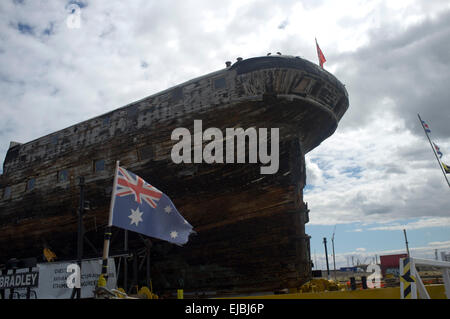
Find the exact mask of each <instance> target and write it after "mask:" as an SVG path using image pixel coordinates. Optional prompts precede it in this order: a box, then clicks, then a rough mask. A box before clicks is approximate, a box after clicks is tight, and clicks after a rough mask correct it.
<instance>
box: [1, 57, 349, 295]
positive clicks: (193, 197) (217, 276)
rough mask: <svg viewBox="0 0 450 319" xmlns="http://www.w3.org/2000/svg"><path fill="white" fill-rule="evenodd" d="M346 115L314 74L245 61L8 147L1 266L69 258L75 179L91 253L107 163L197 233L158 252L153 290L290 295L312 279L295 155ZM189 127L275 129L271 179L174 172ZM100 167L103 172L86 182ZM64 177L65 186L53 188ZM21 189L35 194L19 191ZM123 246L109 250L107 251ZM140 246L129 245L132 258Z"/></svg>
mask: <svg viewBox="0 0 450 319" xmlns="http://www.w3.org/2000/svg"><path fill="white" fill-rule="evenodd" d="M347 107H348V97H347V92H346V90H345V88H344V87H343V86H342V84H340V82H339V81H338V80H336V79H335V78H334V77H333V76H332V75H331V74H329V73H328V72H326V71H324V70H322V69H320V68H318V67H317V66H315V65H313V64H312V63H310V62H308V61H305V60H303V59H300V58H296V57H284V56H282V57H262V58H253V59H248V60H244V61H241V62H238V63H235V64H234V65H233V66H231V67H230V68H227V69H224V70H221V71H218V72H215V73H211V74H209V75H206V76H204V77H201V78H197V79H194V80H191V81H189V82H186V83H184V84H181V85H179V86H176V87H174V88H171V89H169V90H166V91H163V92H161V93H159V94H155V95H153V96H150V97H148V98H145V99H142V100H141V101H138V102H134V103H132V104H130V105H128V106H125V107H123V108H120V109H118V110H115V111H112V112H109V113H107V114H104V115H102V116H99V117H96V118H94V119H91V120H88V121H85V122H82V123H79V124H76V125H74V126H71V127H69V128H67V129H64V130H61V131H58V132H55V133H52V134H50V135H47V136H44V137H42V138H39V139H37V140H34V141H31V142H28V143H25V144H20V145H16V146H13V147H11V148H10V150H9V151H8V154H7V156H6V159H5V163H4V174H3V175H2V176H0V196H2V199H1V200H0V251H1V253H0V259H2V260H6V259H8V258H10V257H30V256H33V255H40V254H41V251H42V247H43V244H44V243H46V244H49V245H50V246H51V247H52V248H53V249H55V251H56V253H57V255H58V256H60V257H61V258H62V257H65V258H70V257H73V256H74V255H75V249H76V245H75V243H76V241H74V236H75V235H76V234H75V232H76V210H77V206H78V197H79V188H78V186H77V178H78V177H79V176H84V177H85V180H86V184H87V185H86V199H88V200H89V201H90V202H91V210H90V212H89V214H88V215H87V216H86V217H85V227H86V230H87V231H88V235H89V236H91V240H93V241H94V242H95V243H96V244H98V245H99V246H100V245H101V239H99V234H100V237H101V227H102V226H104V225H105V224H106V220H107V212H108V205H109V200H110V194H111V185H112V172H113V168H114V163H115V161H116V160H120V161H121V165H123V166H125V167H126V168H128V169H130V170H131V171H133V172H135V173H136V174H138V175H140V176H142V177H143V178H144V179H146V180H147V181H149V182H151V183H152V184H153V185H155V186H156V187H158V188H159V189H162V190H163V191H164V192H165V193H166V194H168V195H169V197H171V198H172V200H173V201H174V203H175V205H176V206H177V207H178V209H179V210H180V212H182V214H183V215H184V216H185V218H186V219H187V220H189V221H190V223H191V224H193V225H194V229H195V230H196V231H197V235H196V236H193V237H192V238H191V240H190V241H189V243H188V244H187V245H186V246H185V247H183V248H178V247H172V246H173V245H170V244H166V243H162V242H160V241H156V244H155V247H154V252H153V255H152V270H153V271H154V280H155V285H156V287H157V288H159V289H175V288H177V287H180V285H181V286H183V288H185V289H187V290H189V289H191V290H196V291H198V290H199V289H200V290H201V289H206V290H208V289H209V290H211V289H212V290H223V291H227V290H233V291H237V290H245V289H256V290H258V289H278V288H283V287H295V286H298V285H300V284H301V283H303V282H304V281H305V280H307V279H308V278H309V277H310V270H311V267H310V259H311V258H310V254H309V237H308V235H306V234H305V223H306V222H307V220H308V217H307V213H306V209H305V206H304V203H303V196H302V189H303V187H304V185H305V169H304V154H305V153H307V152H308V151H309V150H311V149H313V148H314V147H316V146H317V145H318V144H320V142H321V141H322V140H324V139H325V138H327V137H328V136H330V135H331V134H332V133H333V132H334V130H335V129H336V126H337V122H338V121H339V119H340V118H341V117H342V115H343V114H344V112H345V110H346V109H347ZM196 119H201V120H203V129H206V128H208V127H217V128H220V129H222V131H224V130H225V128H228V127H242V128H244V129H246V128H249V127H255V128H259V127H266V128H273V127H276V128H279V129H280V141H281V143H280V168H279V171H278V173H277V174H274V175H260V172H259V169H260V166H261V164H259V163H258V164H211V165H210V164H179V165H176V164H174V163H173V162H172V161H171V159H170V152H171V149H172V146H173V145H174V143H175V141H171V139H170V135H171V132H172V131H173V129H175V128H177V127H186V128H188V129H189V130H190V131H191V132H193V123H194V120H196ZM99 159H102V160H104V162H105V169H104V170H103V171H100V172H95V171H94V169H93V167H94V161H95V160H99ZM61 170H66V171H67V174H68V179H67V180H66V181H63V182H58V179H57V174H58V172H59V171H61ZM30 178H35V186H34V188H33V189H32V190H31V191H27V190H26V184H27V181H28V180H29V179H30ZM7 187H9V188H10V192H11V196H10V197H9V198H5V196H4V192H5V190H6V188H7ZM99 229H100V230H99ZM96 230H97V232H96ZM95 239H97V240H95ZM121 245H122V244H121V242H120V241H119V242H116V243H115V244H114V245H112V249H120V248H121ZM139 245H141V243H140V242H139V240H134V241H133V240H131V241H130V246H131V247H137V246H139ZM155 274H157V275H156V277H155Z"/></svg>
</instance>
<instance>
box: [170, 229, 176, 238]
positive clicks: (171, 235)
mask: <svg viewBox="0 0 450 319" xmlns="http://www.w3.org/2000/svg"><path fill="white" fill-rule="evenodd" d="M170 237H171V238H177V237H178V233H177V232H176V231H175V230H174V231H172V232H170Z"/></svg>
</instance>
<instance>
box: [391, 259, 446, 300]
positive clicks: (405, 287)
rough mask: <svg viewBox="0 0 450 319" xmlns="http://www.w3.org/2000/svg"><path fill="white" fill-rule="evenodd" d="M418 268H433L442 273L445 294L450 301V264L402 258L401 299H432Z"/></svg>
mask: <svg viewBox="0 0 450 319" xmlns="http://www.w3.org/2000/svg"><path fill="white" fill-rule="evenodd" d="M416 265H418V266H431V267H436V268H439V269H440V270H441V271H442V278H443V281H444V286H445V294H446V296H447V299H450V262H447V261H439V260H429V259H420V258H413V257H408V258H400V298H401V299H417V296H418V295H419V297H420V298H421V299H430V295H429V294H428V291H427V289H426V288H425V285H424V284H423V281H422V279H421V278H420V275H419V272H418V271H417V269H416Z"/></svg>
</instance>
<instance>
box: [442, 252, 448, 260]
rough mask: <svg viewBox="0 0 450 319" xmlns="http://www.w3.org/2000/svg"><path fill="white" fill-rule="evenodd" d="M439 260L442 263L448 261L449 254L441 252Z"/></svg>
mask: <svg viewBox="0 0 450 319" xmlns="http://www.w3.org/2000/svg"><path fill="white" fill-rule="evenodd" d="M441 259H442V261H450V253H446V252H445V251H441Z"/></svg>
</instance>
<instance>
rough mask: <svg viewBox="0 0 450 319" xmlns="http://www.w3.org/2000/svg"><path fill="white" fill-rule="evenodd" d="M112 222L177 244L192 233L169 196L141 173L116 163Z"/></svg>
mask: <svg viewBox="0 0 450 319" xmlns="http://www.w3.org/2000/svg"><path fill="white" fill-rule="evenodd" d="M116 178H117V186H116V189H115V190H114V191H113V196H115V198H114V206H113V210H112V225H113V226H117V227H120V228H124V229H128V230H131V231H134V232H137V233H140V234H143V235H146V236H149V237H154V238H158V239H162V240H165V241H168V242H171V243H174V244H177V245H183V244H185V243H186V242H187V241H188V239H189V235H190V234H191V233H193V232H194V231H193V230H192V225H191V224H189V223H188V222H187V221H186V220H185V219H184V218H183V216H181V214H180V213H179V212H178V210H177V209H176V208H175V205H174V204H173V203H172V201H171V200H170V198H169V197H167V195H165V194H164V193H163V192H161V191H160V190H159V189H157V188H156V187H154V186H152V185H150V184H149V183H147V182H146V181H144V180H143V179H142V178H141V177H139V176H137V175H135V174H133V173H132V172H130V171H127V170H126V169H124V168H123V167H120V166H119V167H118V171H117V177H116Z"/></svg>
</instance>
